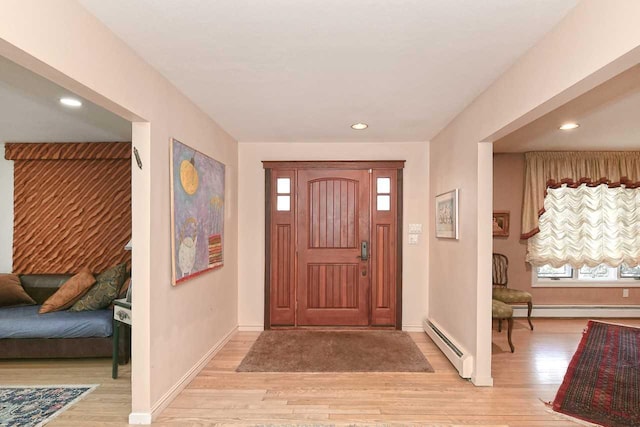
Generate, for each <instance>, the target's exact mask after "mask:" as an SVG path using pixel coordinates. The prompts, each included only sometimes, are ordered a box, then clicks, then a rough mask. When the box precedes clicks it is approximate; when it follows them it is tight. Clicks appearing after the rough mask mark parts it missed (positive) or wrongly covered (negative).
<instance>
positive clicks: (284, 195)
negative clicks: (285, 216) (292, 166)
mask: <svg viewBox="0 0 640 427" xmlns="http://www.w3.org/2000/svg"><path fill="white" fill-rule="evenodd" d="M276 210H278V211H290V210H291V178H277V179H276Z"/></svg>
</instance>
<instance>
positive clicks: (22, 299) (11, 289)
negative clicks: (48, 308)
mask: <svg viewBox="0 0 640 427" xmlns="http://www.w3.org/2000/svg"><path fill="white" fill-rule="evenodd" d="M35 303H36V302H35V301H34V300H33V298H31V297H30V296H29V294H27V292H26V291H25V290H24V288H23V287H22V284H21V283H20V278H19V277H18V276H16V275H15V274H0V307H8V306H10V305H34V304H35Z"/></svg>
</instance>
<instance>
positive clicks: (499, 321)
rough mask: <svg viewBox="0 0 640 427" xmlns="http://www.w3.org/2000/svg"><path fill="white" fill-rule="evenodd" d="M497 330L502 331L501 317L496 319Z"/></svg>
mask: <svg viewBox="0 0 640 427" xmlns="http://www.w3.org/2000/svg"><path fill="white" fill-rule="evenodd" d="M498 332H502V319H498Z"/></svg>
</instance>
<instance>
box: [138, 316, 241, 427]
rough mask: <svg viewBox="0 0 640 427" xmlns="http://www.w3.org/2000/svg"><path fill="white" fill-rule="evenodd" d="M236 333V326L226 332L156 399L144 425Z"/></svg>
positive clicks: (169, 401)
mask: <svg viewBox="0 0 640 427" xmlns="http://www.w3.org/2000/svg"><path fill="white" fill-rule="evenodd" d="M237 331H238V327H237V326H236V327H235V328H233V329H231V330H230V331H229V332H227V334H226V335H225V336H224V337H222V339H221V340H220V341H218V342H217V343H216V344H214V345H213V347H211V349H210V350H209V351H207V353H206V354H205V355H204V356H202V357H201V358H200V360H198V361H197V362H196V364H195V365H193V366H192V367H191V369H189V370H188V371H187V373H185V374H184V375H183V376H182V378H180V379H179V380H178V381H177V382H176V383H175V384H174V385H173V386H172V387H171V388H170V389H169V390H167V392H166V393H165V394H163V395H162V397H160V399H158V401H157V402H156V403H154V404H153V406H152V407H151V417H150V419H149V422H148V423H145V424H151V421H152V420H153V419H155V418H156V417H157V416H158V415H159V414H160V412H162V411H163V410H164V409H165V408H166V407H167V406H168V405H169V404H170V403H171V402H172V401H173V399H175V398H176V397H177V396H178V394H179V393H180V392H181V391H182V390H184V388H185V387H186V386H187V385H189V383H190V382H191V380H193V379H194V378H195V377H196V375H198V373H199V372H200V371H201V370H202V369H203V368H204V367H205V366H206V365H207V363H209V361H210V360H211V359H213V356H215V355H216V354H217V353H218V352H219V351H220V349H221V348H222V347H224V345H225V344H226V343H227V342H229V340H230V339H231V337H232V336H233V334H234V333H236V332H237ZM131 415H133V414H131ZM131 415H129V421H131ZM143 415H146V414H143ZM145 420H146V418H145ZM138 424H141V423H138Z"/></svg>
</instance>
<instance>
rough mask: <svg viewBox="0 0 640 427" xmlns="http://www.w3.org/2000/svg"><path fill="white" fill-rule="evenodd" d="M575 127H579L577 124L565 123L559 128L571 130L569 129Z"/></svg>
mask: <svg viewBox="0 0 640 427" xmlns="http://www.w3.org/2000/svg"><path fill="white" fill-rule="evenodd" d="M577 127H580V125H579V124H577V123H565V124H563V125H562V126H560V128H559V129H560V130H571V129H575V128H577Z"/></svg>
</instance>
